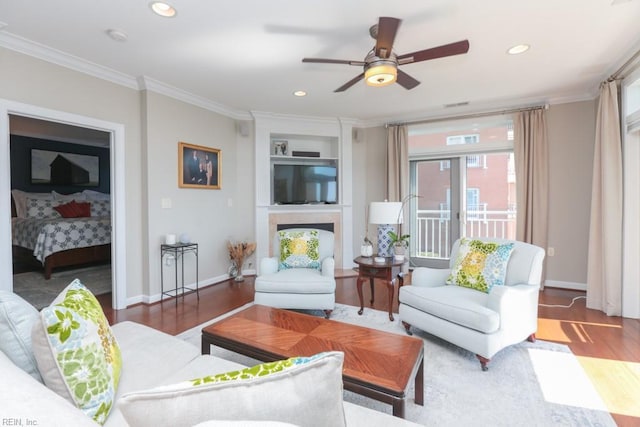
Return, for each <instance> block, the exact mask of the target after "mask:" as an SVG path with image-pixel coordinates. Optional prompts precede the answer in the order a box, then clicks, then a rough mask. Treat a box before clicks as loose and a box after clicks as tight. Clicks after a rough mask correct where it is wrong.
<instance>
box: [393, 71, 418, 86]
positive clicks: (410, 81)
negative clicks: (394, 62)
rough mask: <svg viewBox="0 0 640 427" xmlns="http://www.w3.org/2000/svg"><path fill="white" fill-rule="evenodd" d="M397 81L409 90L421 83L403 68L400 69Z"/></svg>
mask: <svg viewBox="0 0 640 427" xmlns="http://www.w3.org/2000/svg"><path fill="white" fill-rule="evenodd" d="M396 82H397V83H398V84H399V85H400V86H402V87H403V88H405V89H407V90H410V89H413V88H414V87H416V86H418V85H419V84H420V82H419V81H417V80H416V79H414V78H413V77H411V76H410V75H409V74H407V73H405V72H404V71H402V70H398V79H397V80H396Z"/></svg>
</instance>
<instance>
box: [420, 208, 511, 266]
mask: <svg viewBox="0 0 640 427" xmlns="http://www.w3.org/2000/svg"><path fill="white" fill-rule="evenodd" d="M461 221H462V230H463V232H462V235H463V236H465V237H471V238H474V237H494V238H500V239H515V235H516V212H515V210H506V211H490V210H485V209H480V210H468V211H467V212H466V219H465V218H464V216H463V218H461ZM450 222H451V221H450V219H449V211H448V210H419V211H418V212H417V224H416V232H415V233H414V235H415V238H413V241H414V245H415V256H416V257H419V258H437V259H448V258H449V250H450V248H451V244H452V242H451V236H450V229H451V227H450ZM412 237H413V236H412Z"/></svg>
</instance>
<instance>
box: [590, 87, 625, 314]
mask: <svg viewBox="0 0 640 427" xmlns="http://www.w3.org/2000/svg"><path fill="white" fill-rule="evenodd" d="M593 157H594V158H593V181H592V189H591V224H590V227H589V261H588V262H589V264H588V268H587V307H589V308H593V309H597V310H601V311H603V312H605V313H606V314H607V315H608V316H619V315H621V314H622V146H621V142H620V113H619V110H618V87H617V85H616V82H615V81H613V82H604V83H602V85H601V86H600V101H599V103H598V113H597V116H596V141H595V148H594V156H593Z"/></svg>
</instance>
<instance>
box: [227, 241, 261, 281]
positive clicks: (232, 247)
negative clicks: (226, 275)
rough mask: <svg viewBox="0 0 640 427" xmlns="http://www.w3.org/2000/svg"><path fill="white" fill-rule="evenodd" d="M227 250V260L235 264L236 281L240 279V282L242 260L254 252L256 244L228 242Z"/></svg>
mask: <svg viewBox="0 0 640 427" xmlns="http://www.w3.org/2000/svg"><path fill="white" fill-rule="evenodd" d="M227 250H228V251H229V259H230V260H231V261H232V262H233V263H234V264H235V266H236V269H237V272H238V273H237V274H238V276H236V279H238V278H240V280H242V264H244V259H245V258H246V257H248V256H250V255H251V254H252V253H253V252H254V251H255V250H256V244H255V243H248V242H237V243H234V242H231V241H228V242H227Z"/></svg>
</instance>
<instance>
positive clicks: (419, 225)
mask: <svg viewBox="0 0 640 427" xmlns="http://www.w3.org/2000/svg"><path fill="white" fill-rule="evenodd" d="M458 165H459V161H458V159H456V158H450V159H439V160H421V161H415V162H411V168H412V174H414V176H415V179H414V180H413V181H412V182H413V186H414V188H412V191H411V193H412V194H416V195H417V196H418V198H416V199H413V200H412V209H411V212H412V218H411V222H412V228H411V249H412V262H413V264H414V265H417V266H427V267H441V268H442V267H446V266H448V262H449V252H450V249H451V242H453V241H454V240H455V239H457V238H458V235H459V229H460V226H459V212H460V203H459V197H457V195H456V194H457V191H459V190H458V187H459V179H458V176H459V172H458V171H459V166H458Z"/></svg>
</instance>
